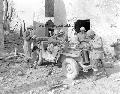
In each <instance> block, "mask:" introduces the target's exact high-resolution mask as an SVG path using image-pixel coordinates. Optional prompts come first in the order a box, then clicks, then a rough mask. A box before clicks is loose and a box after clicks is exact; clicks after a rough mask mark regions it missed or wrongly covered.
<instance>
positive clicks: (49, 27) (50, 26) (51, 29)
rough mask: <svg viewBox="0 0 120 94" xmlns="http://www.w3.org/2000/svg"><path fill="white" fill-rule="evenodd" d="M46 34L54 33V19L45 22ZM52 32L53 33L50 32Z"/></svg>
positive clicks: (48, 35)
mask: <svg viewBox="0 0 120 94" xmlns="http://www.w3.org/2000/svg"><path fill="white" fill-rule="evenodd" d="M45 28H46V31H45V36H47V37H50V36H51V35H53V33H54V23H53V22H52V20H48V21H47V22H46V24H45ZM50 32H51V34H50Z"/></svg>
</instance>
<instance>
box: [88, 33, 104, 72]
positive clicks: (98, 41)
mask: <svg viewBox="0 0 120 94" xmlns="http://www.w3.org/2000/svg"><path fill="white" fill-rule="evenodd" d="M90 44H91V49H92V50H91V51H90V56H89V57H90V59H91V65H93V69H94V71H97V63H98V60H102V59H103V56H104V52H103V43H102V38H101V37H99V36H97V35H95V37H94V38H93V39H92V40H90Z"/></svg>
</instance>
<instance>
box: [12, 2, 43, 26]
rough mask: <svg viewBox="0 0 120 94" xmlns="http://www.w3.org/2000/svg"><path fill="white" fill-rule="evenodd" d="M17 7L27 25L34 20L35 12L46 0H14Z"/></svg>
mask: <svg viewBox="0 0 120 94" xmlns="http://www.w3.org/2000/svg"><path fill="white" fill-rule="evenodd" d="M13 1H14V3H15V7H16V9H17V11H18V13H19V16H20V18H21V19H23V20H25V22H26V24H27V25H31V24H32V21H33V13H34V12H37V11H39V10H40V7H42V6H43V5H44V4H42V6H41V3H44V2H43V1H44V0H13ZM21 11H23V12H21Z"/></svg>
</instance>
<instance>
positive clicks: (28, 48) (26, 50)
mask: <svg viewBox="0 0 120 94" xmlns="http://www.w3.org/2000/svg"><path fill="white" fill-rule="evenodd" d="M23 49H24V53H25V55H26V57H30V56H31V55H30V54H31V36H30V31H29V30H27V31H26V32H25V35H24V46H23Z"/></svg>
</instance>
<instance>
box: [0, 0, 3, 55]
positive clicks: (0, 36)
mask: <svg viewBox="0 0 120 94" xmlns="http://www.w3.org/2000/svg"><path fill="white" fill-rule="evenodd" d="M3 50H4V31H3V0H0V51H3ZM0 54H1V53H0Z"/></svg>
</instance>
